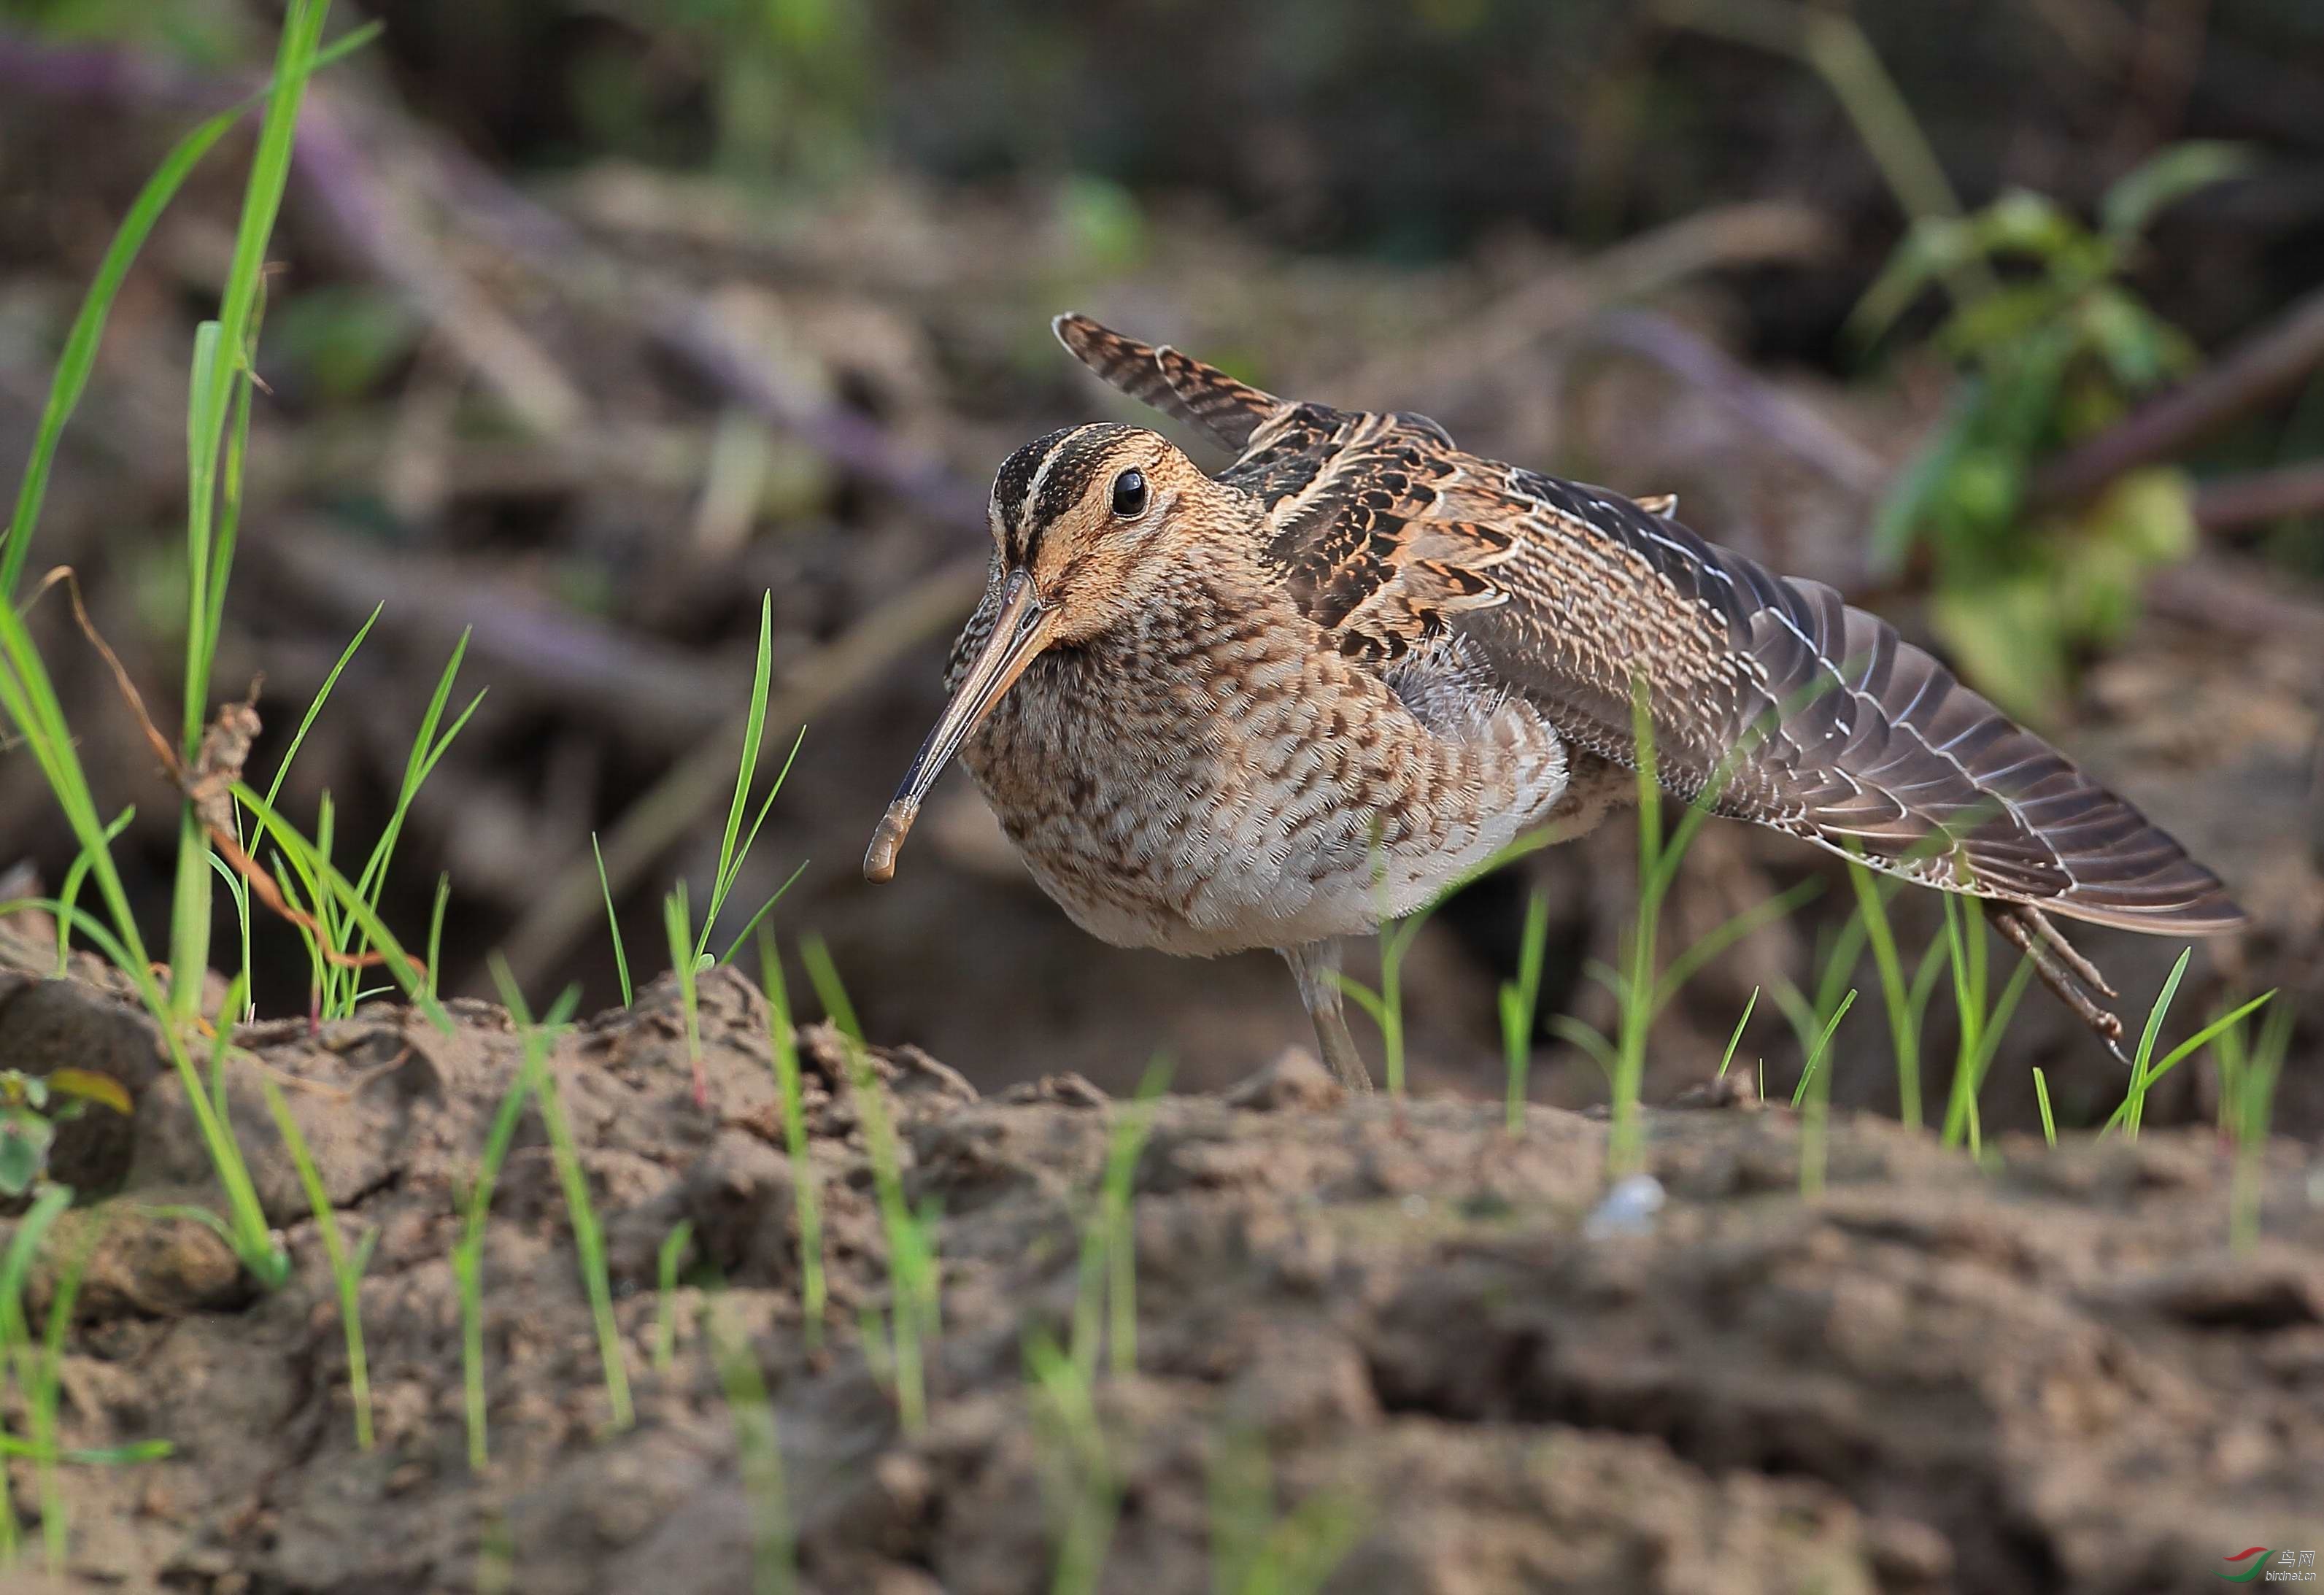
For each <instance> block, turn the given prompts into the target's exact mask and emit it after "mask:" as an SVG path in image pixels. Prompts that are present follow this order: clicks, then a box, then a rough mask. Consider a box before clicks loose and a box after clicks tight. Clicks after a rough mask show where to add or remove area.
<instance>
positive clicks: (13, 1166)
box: [0, 1069, 130, 1196]
mask: <svg viewBox="0 0 2324 1595" xmlns="http://www.w3.org/2000/svg"><path fill="white" fill-rule="evenodd" d="M91 1102H102V1103H104V1104H105V1105H106V1107H108V1108H111V1109H112V1110H113V1111H115V1112H116V1113H124V1114H125V1113H127V1112H128V1111H130V1107H129V1093H127V1092H125V1091H124V1090H122V1089H121V1083H120V1082H119V1081H117V1080H115V1079H114V1078H113V1077H112V1076H111V1075H110V1074H97V1073H96V1072H95V1071H93V1070H89V1069H57V1070H54V1071H52V1072H51V1073H50V1074H25V1073H24V1072H23V1070H22V1069H0V1196H22V1195H23V1194H24V1193H25V1192H27V1191H29V1190H31V1189H32V1187H33V1186H34V1185H38V1184H39V1183H40V1182H41V1180H42V1176H45V1175H46V1174H47V1173H48V1171H49V1152H50V1149H51V1148H53V1147H54V1146H55V1145H56V1139H57V1126H58V1125H59V1124H60V1123H61V1122H63V1121H64V1120H68V1119H78V1118H79V1117H80V1116H81V1115H82V1114H83V1113H85V1112H87V1111H88V1105H89V1104H90V1103H91Z"/></svg>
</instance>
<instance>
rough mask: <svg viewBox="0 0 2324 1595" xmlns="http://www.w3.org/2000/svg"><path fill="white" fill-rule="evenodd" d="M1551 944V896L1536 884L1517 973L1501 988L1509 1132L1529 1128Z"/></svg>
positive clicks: (1528, 902) (1520, 944)
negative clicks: (1544, 969)
mask: <svg viewBox="0 0 2324 1595" xmlns="http://www.w3.org/2000/svg"><path fill="white" fill-rule="evenodd" d="M1548 948H1549V899H1547V898H1546V897H1545V896H1543V895H1542V893H1541V890H1540V889H1539V888H1535V890H1534V892H1533V893H1532V895H1531V896H1529V897H1528V898H1526V917H1525V931H1524V934H1523V935H1522V936H1521V937H1520V938H1519V940H1518V943H1517V979H1515V980H1513V981H1503V982H1501V991H1500V1019H1501V1062H1502V1064H1503V1065H1504V1067H1505V1069H1506V1072H1507V1074H1508V1095H1507V1100H1506V1103H1505V1115H1506V1119H1507V1122H1508V1132H1509V1133H1510V1134H1511V1135H1516V1134H1517V1133H1518V1132H1519V1131H1520V1130H1522V1129H1524V1128H1525V1105H1526V1077H1527V1075H1528V1074H1530V1073H1531V1072H1532V1068H1533V1033H1534V1025H1535V1021H1536V1019H1537V1017H1538V1015H1539V1013H1540V1010H1541V964H1542V959H1543V957H1544V955H1545V954H1546V953H1547V952H1548Z"/></svg>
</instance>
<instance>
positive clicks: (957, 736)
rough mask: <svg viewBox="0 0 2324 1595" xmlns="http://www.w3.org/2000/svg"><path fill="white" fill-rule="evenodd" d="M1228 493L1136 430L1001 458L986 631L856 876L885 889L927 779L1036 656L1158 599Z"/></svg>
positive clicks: (1232, 496)
mask: <svg viewBox="0 0 2324 1595" xmlns="http://www.w3.org/2000/svg"><path fill="white" fill-rule="evenodd" d="M1240 496H1241V495H1240V494H1238V493H1235V491H1234V490H1233V489H1231V488H1229V487H1225V486H1222V485H1221V484H1218V483H1216V482H1214V481H1213V480H1212V479H1211V478H1210V477H1209V476H1207V475H1204V474H1203V470H1202V468H1201V467H1200V466H1196V465H1195V464H1194V461H1193V460H1191V459H1189V458H1187V457H1186V456H1185V454H1184V453H1183V452H1182V451H1180V450H1179V449H1178V448H1176V447H1174V446H1173V445H1172V444H1171V443H1170V442H1169V440H1168V439H1167V438H1163V437H1162V436H1161V434H1159V433H1157V432H1149V431H1148V430H1147V429H1144V428H1142V427H1129V426H1122V425H1120V424H1118V423H1114V422H1098V423H1094V424H1093V425H1089V426H1082V427H1067V428H1064V429H1060V430H1058V431H1055V432H1052V433H1050V434H1049V435H1048V436H1047V437H1046V438H1036V439H1034V440H1033V441H1032V442H1030V443H1028V444H1027V445H1025V447H1022V448H1020V449H1019V450H1018V451H1017V452H1016V453H1014V454H1012V455H1010V456H1009V458H1008V459H1007V460H1006V461H1004V462H1003V463H1002V465H1001V471H1000V474H999V475H997V476H995V477H994V478H993V481H992V501H991V508H990V516H991V528H992V541H993V549H994V555H995V558H994V561H993V573H994V574H993V585H992V586H991V588H990V589H988V590H987V592H986V594H985V598H984V604H985V607H986V608H987V609H989V610H991V631H990V632H988V633H987V635H986V638H985V641H984V646H983V647H982V649H981V650H979V651H978V653H977V655H976V657H975V659H973V660H972V661H971V662H970V663H969V665H968V668H966V669H965V670H964V671H963V672H962V673H961V675H960V678H959V679H958V681H957V682H956V683H955V684H954V687H953V693H952V699H951V701H950V702H949V703H947V704H945V707H944V713H943V714H942V715H938V716H937V717H936V725H935V726H934V728H932V729H931V730H930V731H929V733H928V734H927V741H925V742H922V743H921V744H920V751H919V755H918V757H917V758H915V759H914V760H913V761H912V767H911V769H910V770H908V771H907V772H906V774H905V776H904V780H903V784H902V785H901V786H899V788H897V789H896V798H895V801H894V802H893V803H891V804H890V805H889V807H888V813H887V815H886V816H885V817H884V818H882V819H881V822H880V828H879V830H878V831H877V832H876V833H875V834H873V836H872V838H871V851H870V852H868V853H865V854H864V857H863V873H864V875H865V877H866V878H868V879H870V880H887V879H889V878H890V876H892V875H893V874H894V873H895V871H896V853H897V852H898V850H899V848H901V847H902V846H903V843H904V835H905V833H906V832H908V830H910V829H911V825H912V821H913V820H914V819H915V818H916V817H918V813H919V807H920V800H921V799H922V798H925V797H927V792H928V788H931V787H933V786H934V785H936V777H937V776H939V775H941V774H942V773H943V772H944V768H945V765H946V764H947V763H948V762H950V761H951V759H952V756H953V755H954V753H955V752H957V751H959V750H960V746H961V744H962V743H963V742H966V741H967V740H968V738H969V736H970V735H971V734H972V733H973V732H974V731H975V730H976V728H977V727H978V726H979V725H981V724H983V722H984V717H985V716H986V715H989V714H991V712H992V706H993V705H995V704H997V703H999V702H1000V701H1001V697H1002V696H1004V695H1005V694H1007V692H1008V691H1009V689H1010V687H1013V686H1015V685H1016V683H1017V678H1019V676H1021V675H1023V674H1024V673H1025V669H1026V667H1027V666H1028V665H1030V664H1031V663H1032V662H1033V661H1034V660H1035V659H1037V658H1039V657H1040V655H1041V653H1042V651H1043V650H1046V649H1049V648H1056V647H1072V646H1074V645H1075V644H1078V643H1083V642H1086V641H1090V640H1091V639H1093V638H1095V637H1099V636H1102V635H1103V634H1104V633H1106V632H1110V631H1111V630H1113V629H1114V628H1115V627H1117V626H1120V625H1123V624H1126V623H1129V622H1132V621H1134V620H1135V619H1136V618H1137V616H1138V614H1139V612H1140V610H1142V609H1143V608H1144V607H1145V606H1146V605H1147V604H1151V603H1154V602H1157V601H1158V600H1159V599H1160V597H1161V595H1162V594H1163V592H1164V591H1165V587H1166V584H1167V577H1168V576H1169V573H1170V571H1171V570H1172V568H1173V567H1175V566H1176V565H1177V564H1178V563H1179V562H1180V561H1181V560H1182V559H1183V558H1184V556H1185V552H1186V549H1187V547H1188V545H1189V544H1190V543H1194V542H1199V541H1201V540H1203V539H1205V538H1206V537H1208V536H1210V535H1212V534H1213V532H1214V531H1215V530H1217V529H1218V526H1219V525H1220V523H1222V521H1227V520H1231V519H1232V518H1234V517H1235V515H1236V514H1237V513H1238V511H1239V507H1240V506H1239V501H1240Z"/></svg>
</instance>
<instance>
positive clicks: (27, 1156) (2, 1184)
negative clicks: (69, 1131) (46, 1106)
mask: <svg viewBox="0 0 2324 1595" xmlns="http://www.w3.org/2000/svg"><path fill="white" fill-rule="evenodd" d="M56 1135H57V1132H56V1130H55V1129H53V1128H51V1125H50V1123H49V1121H48V1120H45V1119H43V1118H42V1117H41V1116H40V1115H39V1114H38V1113H35V1112H33V1111H32V1110H31V1109H30V1108H10V1109H8V1110H7V1111H5V1113H0V1193H5V1194H7V1195H10V1196H22V1195H23V1194H24V1193H25V1192H27V1191H29V1190H31V1189H32V1182H33V1181H35V1180H37V1179H39V1178H40V1177H41V1171H42V1170H43V1169H45V1168H47V1167H48V1166H49V1147H50V1144H51V1142H53V1141H54V1140H55V1139H56Z"/></svg>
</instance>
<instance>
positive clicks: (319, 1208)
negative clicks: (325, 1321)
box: [259, 1074, 373, 1452]
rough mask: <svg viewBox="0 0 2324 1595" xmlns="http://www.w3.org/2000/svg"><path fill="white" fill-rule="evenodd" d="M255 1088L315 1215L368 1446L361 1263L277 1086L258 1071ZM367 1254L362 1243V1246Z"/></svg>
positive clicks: (358, 1431)
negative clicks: (349, 1247) (353, 1253)
mask: <svg viewBox="0 0 2324 1595" xmlns="http://www.w3.org/2000/svg"><path fill="white" fill-rule="evenodd" d="M259 1088H260V1089H261V1090H262V1091H263V1092H264V1093H266V1111H268V1112H269V1113H271V1114H272V1115H273V1116H274V1128H275V1129H277V1130H278V1131H280V1132H281V1136H282V1144H283V1146H284V1147H285V1148H288V1149H289V1151H290V1153H291V1166H293V1167H294V1168H296V1169H297V1170H298V1171H299V1184H300V1186H301V1187H303V1188H304V1189H305V1191H306V1193H307V1205H308V1207H309V1209H311V1210H312V1211H313V1212H314V1215H315V1228H316V1230H317V1231H318V1233H319V1234H320V1235H321V1236H322V1239H323V1255H324V1257H325V1258H326V1259H327V1261H328V1262H329V1264H330V1268H331V1283H332V1285H333V1286H335V1287H336V1289H337V1294H338V1298H339V1324H340V1329H341V1332H343V1333H344V1334H345V1336H346V1346H347V1394H348V1397H349V1398H350V1399H351V1400H352V1401H353V1402H354V1404H355V1449H356V1450H358V1451H365V1452H367V1451H369V1450H371V1449H372V1444H373V1439H372V1413H371V1365H370V1362H369V1361H368V1360H367V1359H366V1358H365V1356H364V1332H363V1266H362V1264H361V1263H360V1262H358V1261H355V1259H354V1258H353V1257H352V1256H351V1254H350V1253H349V1252H348V1250H347V1247H346V1240H345V1239H344V1238H343V1237H342V1236H341V1235H340V1233H339V1215H338V1211H337V1208H335V1207H334V1206H333V1205H332V1203H331V1194H330V1192H329V1191H327V1189H325V1188H324V1185H323V1174H322V1170H321V1169H319V1168H318V1167H317V1166H315V1155H314V1153H313V1152H311V1151H309V1149H308V1146H307V1138H306V1136H305V1135H304V1134H302V1133H301V1132H300V1129H299V1121H298V1120H297V1119H295V1118H293V1117H292V1116H291V1104H290V1103H288V1102H284V1101H283V1100H282V1092H281V1088H280V1087H279V1086H277V1085H276V1084H275V1083H274V1082H273V1081H272V1080H271V1079H269V1078H267V1077H266V1076H264V1075H263V1074H262V1075H260V1076H259ZM363 1256H364V1258H369V1256H370V1251H369V1249H368V1248H365V1249H363Z"/></svg>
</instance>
